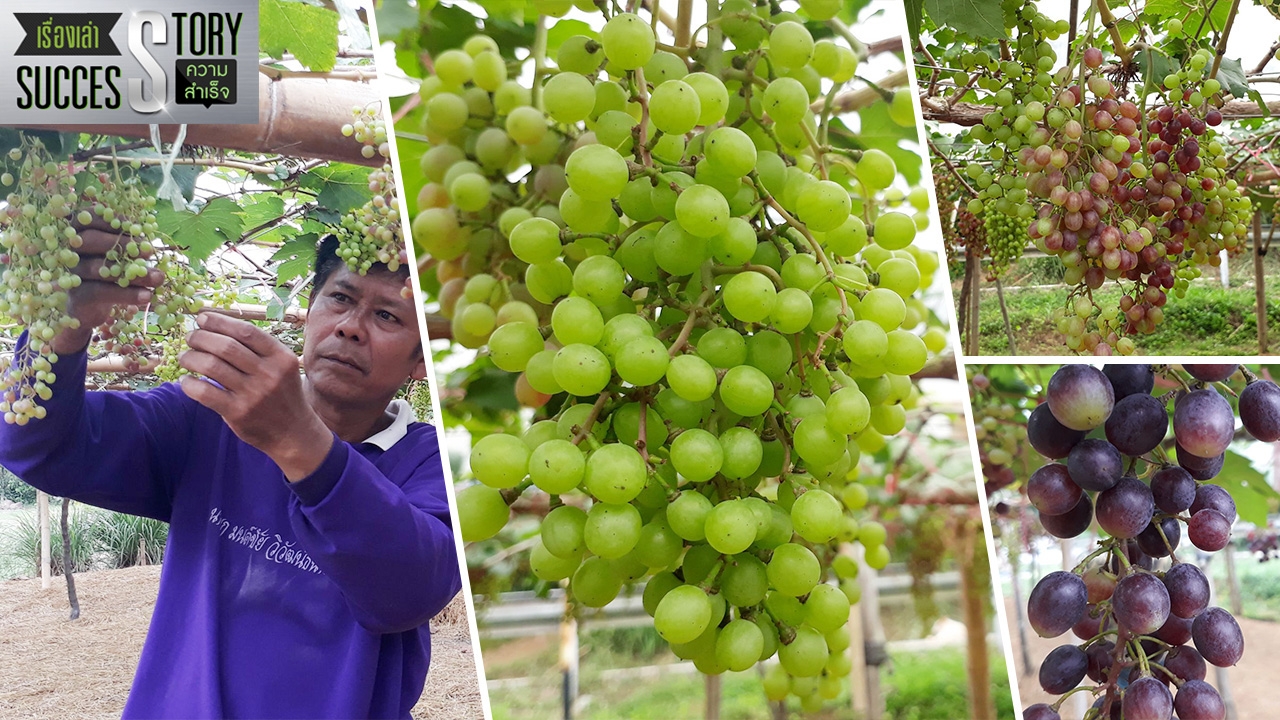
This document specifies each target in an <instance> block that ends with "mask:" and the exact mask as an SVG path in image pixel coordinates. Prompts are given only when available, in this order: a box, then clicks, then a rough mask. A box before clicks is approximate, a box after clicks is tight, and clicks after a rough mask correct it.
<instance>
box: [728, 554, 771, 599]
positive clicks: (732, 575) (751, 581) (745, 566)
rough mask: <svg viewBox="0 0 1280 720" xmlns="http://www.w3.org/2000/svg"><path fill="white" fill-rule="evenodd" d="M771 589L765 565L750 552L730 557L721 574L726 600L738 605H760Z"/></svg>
mask: <svg viewBox="0 0 1280 720" xmlns="http://www.w3.org/2000/svg"><path fill="white" fill-rule="evenodd" d="M768 590H769V579H768V577H767V573H766V570H765V565H764V563H763V562H761V561H760V559H759V558H757V557H755V556H754V555H752V554H750V553H743V554H740V555H735V556H733V557H732V558H730V559H729V560H728V561H727V562H726V563H725V567H724V571H723V572H722V573H721V575H720V592H721V594H722V595H724V598H725V601H727V602H728V603H729V604H730V605H734V606H737V607H750V606H752V605H758V604H759V603H760V602H761V601H762V600H764V596H765V593H766V592H768Z"/></svg>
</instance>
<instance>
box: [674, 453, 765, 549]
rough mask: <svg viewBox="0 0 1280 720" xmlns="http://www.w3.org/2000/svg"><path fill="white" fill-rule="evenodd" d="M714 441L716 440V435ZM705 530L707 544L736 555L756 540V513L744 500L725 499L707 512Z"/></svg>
mask: <svg viewBox="0 0 1280 720" xmlns="http://www.w3.org/2000/svg"><path fill="white" fill-rule="evenodd" d="M686 432H693V431H691V430H690V431H686ZM681 437H684V436H683V435H682V436H681ZM677 439H679V438H677ZM712 442H715V438H714V437H713V438H712ZM717 447H719V445H718V444H717ZM673 451H674V448H673ZM704 531H705V532H706V534H707V544H709V545H711V547H713V548H715V549H716V551H717V552H720V553H723V554H725V555H736V554H738V553H740V552H742V551H744V550H746V549H747V548H748V547H751V543H753V542H755V540H756V523H755V513H754V511H752V509H751V507H750V506H748V505H746V504H745V502H744V501H742V500H725V501H724V502H721V503H720V504H718V505H716V506H715V507H713V508H712V509H711V512H710V513H708V514H707V522H706V525H705V527H704Z"/></svg>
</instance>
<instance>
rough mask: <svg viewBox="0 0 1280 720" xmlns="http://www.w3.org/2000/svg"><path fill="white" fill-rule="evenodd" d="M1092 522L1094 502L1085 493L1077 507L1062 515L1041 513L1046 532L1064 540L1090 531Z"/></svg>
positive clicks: (1041, 522) (1041, 520)
mask: <svg viewBox="0 0 1280 720" xmlns="http://www.w3.org/2000/svg"><path fill="white" fill-rule="evenodd" d="M1092 522H1093V502H1092V501H1091V500H1089V496H1088V495H1085V494H1083V493H1082V494H1081V495H1080V500H1079V502H1077V503H1076V506H1075V507H1073V508H1071V509H1070V510H1068V511H1067V512H1065V513H1063V514H1061V515H1046V514H1045V513H1040V524H1041V525H1042V526H1043V527H1044V531H1045V532H1047V533H1049V534H1050V535H1052V536H1054V537H1057V538H1062V539H1064V540H1065V539H1067V538H1073V537H1076V536H1078V535H1080V533H1082V532H1084V531H1085V530H1088V529H1089V525H1090V524H1091V523H1092Z"/></svg>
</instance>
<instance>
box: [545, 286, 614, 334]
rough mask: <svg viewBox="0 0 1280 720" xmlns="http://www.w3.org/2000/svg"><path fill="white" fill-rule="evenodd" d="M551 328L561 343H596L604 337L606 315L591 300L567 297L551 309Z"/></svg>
mask: <svg viewBox="0 0 1280 720" xmlns="http://www.w3.org/2000/svg"><path fill="white" fill-rule="evenodd" d="M551 329H552V332H554V333H555V337H556V340H557V341H558V342H559V343H560V344H561V345H572V344H575V343H578V344H583V345H595V344H596V343H598V342H600V339H601V338H602V337H604V317H603V316H602V315H601V314H600V309H599V308H597V307H596V306H595V303H593V302H591V301H590V300H587V299H586V298H580V297H567V298H565V299H564V300H561V301H560V302H558V303H556V306H555V309H553V310H552V311H551Z"/></svg>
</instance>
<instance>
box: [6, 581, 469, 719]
mask: <svg viewBox="0 0 1280 720" xmlns="http://www.w3.org/2000/svg"><path fill="white" fill-rule="evenodd" d="M159 582H160V568H159V567H158V566H153V567H133V568H126V569H123V570H100V571H97V572H91V573H84V574H82V575H78V576H76V590H77V591H78V592H79V595H80V608H81V615H80V619H79V620H76V621H74V622H72V621H69V620H67V613H68V608H67V593H66V584H65V583H64V582H63V580H62V578H61V577H57V578H54V584H53V587H52V588H50V589H49V590H41V589H40V581H39V580H9V581H5V582H0V717H6V718H7V717H22V718H57V719H58V720H61V719H62V718H68V717H75V718H118V717H120V711H121V710H122V709H123V708H124V701H125V698H126V697H127V696H128V694H129V685H130V684H131V683H132V682H133V673H134V670H135V669H136V667H137V663H138V655H139V654H140V653H141V652H142V642H143V639H144V638H145V637H146V634H147V626H148V625H149V624H150V622H151V611H152V609H153V608H154V607H155V598H156V590H157V588H158V587H159ZM431 626H432V634H433V638H432V648H431V674H430V676H429V677H428V678H427V687H426V690H425V691H424V692H423V694H422V700H421V701H420V702H419V703H418V705H417V707H415V708H414V712H413V715H414V717H415V718H427V717H430V718H431V719H432V720H476V719H478V718H481V717H483V711H482V709H481V703H480V688H479V682H478V680H477V678H476V665H475V655H474V653H473V651H472V646H471V637H470V631H469V630H468V627H467V614H466V604H465V603H464V602H463V600H462V597H461V596H459V597H457V598H455V599H454V601H453V603H451V604H450V605H449V607H448V608H447V609H446V610H445V611H444V612H442V613H441V614H440V615H439V616H437V618H436V619H435V621H433V622H432V624H431Z"/></svg>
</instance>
